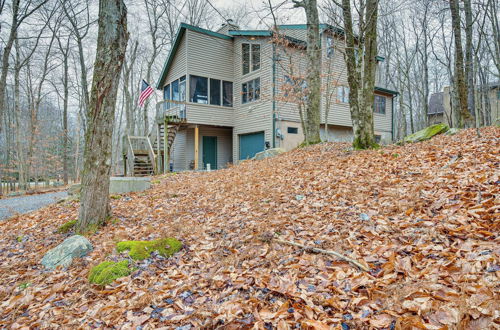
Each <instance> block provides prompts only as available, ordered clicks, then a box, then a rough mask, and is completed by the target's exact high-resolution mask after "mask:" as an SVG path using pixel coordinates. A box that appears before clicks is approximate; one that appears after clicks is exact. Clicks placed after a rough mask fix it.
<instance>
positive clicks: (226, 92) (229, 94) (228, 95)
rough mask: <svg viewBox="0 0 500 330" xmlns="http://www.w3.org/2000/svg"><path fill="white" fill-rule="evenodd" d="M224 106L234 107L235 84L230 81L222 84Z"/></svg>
mask: <svg viewBox="0 0 500 330" xmlns="http://www.w3.org/2000/svg"><path fill="white" fill-rule="evenodd" d="M222 105H223V106H225V107H232V106H233V83H232V82H230V81H223V82H222Z"/></svg>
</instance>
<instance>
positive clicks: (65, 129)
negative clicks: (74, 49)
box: [63, 39, 69, 185]
mask: <svg viewBox="0 0 500 330" xmlns="http://www.w3.org/2000/svg"><path fill="white" fill-rule="evenodd" d="M68 49H69V39H68V43H67V44H66V51H67V50H68ZM63 62H64V63H63V65H64V74H63V88H64V100H63V181H64V185H67V184H68V162H69V161H68V88H69V87H68V83H69V73H68V71H69V67H68V53H65V54H64V60H63Z"/></svg>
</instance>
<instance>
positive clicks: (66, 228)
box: [57, 220, 76, 234]
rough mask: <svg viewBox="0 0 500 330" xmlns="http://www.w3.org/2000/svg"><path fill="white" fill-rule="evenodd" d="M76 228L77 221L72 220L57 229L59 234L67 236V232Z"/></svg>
mask: <svg viewBox="0 0 500 330" xmlns="http://www.w3.org/2000/svg"><path fill="white" fill-rule="evenodd" d="M75 226H76V220H71V221H68V222H66V223H65V224H63V225H61V226H60V227H59V228H57V232H58V233H60V234H66V233H67V232H69V231H71V230H72V229H73V228H75Z"/></svg>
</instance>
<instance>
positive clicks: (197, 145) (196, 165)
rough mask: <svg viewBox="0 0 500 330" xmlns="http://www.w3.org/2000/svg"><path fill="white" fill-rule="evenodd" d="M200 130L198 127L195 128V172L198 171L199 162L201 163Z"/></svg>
mask: <svg viewBox="0 0 500 330" xmlns="http://www.w3.org/2000/svg"><path fill="white" fill-rule="evenodd" d="M199 131H200V129H199V127H198V125H196V126H195V127H194V170H195V171H197V170H198V165H199V164H198V162H199V141H198V140H199V135H200V132H199Z"/></svg>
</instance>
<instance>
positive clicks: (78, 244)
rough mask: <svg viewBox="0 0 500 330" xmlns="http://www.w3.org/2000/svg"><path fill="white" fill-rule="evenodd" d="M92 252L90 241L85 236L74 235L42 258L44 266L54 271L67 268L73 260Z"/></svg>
mask: <svg viewBox="0 0 500 330" xmlns="http://www.w3.org/2000/svg"><path fill="white" fill-rule="evenodd" d="M90 251H92V244H91V243H90V242H89V240H88V239H86V238H85V237H83V236H80V235H74V236H71V237H69V238H67V239H65V240H64V241H63V242H62V243H61V244H59V245H58V246H56V247H55V248H53V249H52V250H50V251H48V252H47V253H46V254H45V255H44V256H43V258H42V265H44V266H45V268H47V269H48V270H54V269H55V268H56V267H57V266H62V267H63V268H67V267H69V266H70V265H71V263H72V262H73V258H81V257H84V256H86V255H87V254H88V253H89V252H90Z"/></svg>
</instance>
